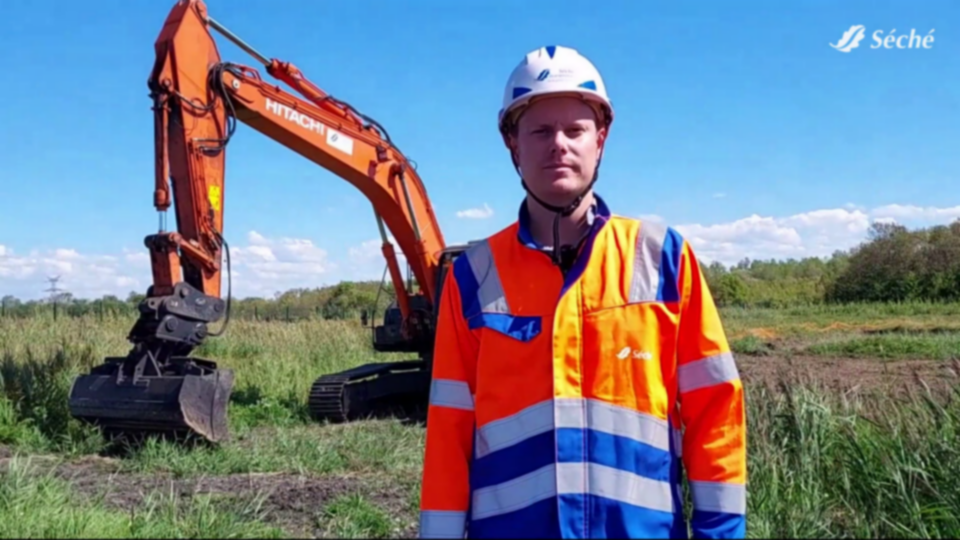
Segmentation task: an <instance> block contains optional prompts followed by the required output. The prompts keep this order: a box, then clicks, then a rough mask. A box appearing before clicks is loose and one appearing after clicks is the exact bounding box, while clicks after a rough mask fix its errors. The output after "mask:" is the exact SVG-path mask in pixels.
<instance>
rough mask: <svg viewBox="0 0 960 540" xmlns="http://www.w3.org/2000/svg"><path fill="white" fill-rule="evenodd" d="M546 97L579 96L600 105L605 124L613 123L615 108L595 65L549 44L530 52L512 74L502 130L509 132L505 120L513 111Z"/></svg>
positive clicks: (505, 94)
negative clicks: (554, 95)
mask: <svg viewBox="0 0 960 540" xmlns="http://www.w3.org/2000/svg"><path fill="white" fill-rule="evenodd" d="M544 94H572V95H579V96H580V97H582V98H584V99H586V100H588V101H590V102H592V103H594V104H597V105H600V106H601V108H602V109H603V112H604V113H605V114H606V118H605V119H604V121H605V122H606V125H609V124H610V123H611V122H612V121H613V105H612V103H611V102H610V98H609V97H607V89H606V86H604V84H603V78H601V77H600V72H599V71H598V70H597V68H596V67H595V66H594V65H593V63H591V62H590V61H589V60H587V59H586V58H585V57H584V56H582V55H581V54H580V53H579V52H577V50H576V49H571V48H569V47H562V46H559V45H550V46H547V47H541V48H539V49H537V50H535V51H531V52H530V53H528V54H527V56H526V57H525V58H524V59H523V60H522V61H521V62H520V64H518V65H517V67H516V68H514V70H513V73H511V74H510V79H509V80H507V87H506V88H505V89H504V91H503V107H502V108H501V109H500V114H499V118H498V123H499V125H500V130H501V131H504V130H505V129H506V125H505V120H506V119H507V118H508V117H509V114H510V113H511V112H512V111H513V110H514V109H516V108H518V107H521V106H524V105H526V104H527V103H528V102H529V101H530V99H531V98H534V97H537V96H542V95H544Z"/></svg>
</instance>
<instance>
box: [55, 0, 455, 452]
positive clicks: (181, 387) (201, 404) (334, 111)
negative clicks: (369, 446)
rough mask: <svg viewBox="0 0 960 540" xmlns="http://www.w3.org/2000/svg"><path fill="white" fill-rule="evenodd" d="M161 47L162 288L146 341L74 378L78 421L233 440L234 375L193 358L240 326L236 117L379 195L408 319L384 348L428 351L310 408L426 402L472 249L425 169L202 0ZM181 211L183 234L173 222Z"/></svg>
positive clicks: (155, 290) (144, 320) (122, 430)
mask: <svg viewBox="0 0 960 540" xmlns="http://www.w3.org/2000/svg"><path fill="white" fill-rule="evenodd" d="M211 29H212V30H216V31H218V32H220V33H221V34H223V35H224V36H226V37H227V38H228V39H230V40H231V41H233V42H234V43H235V44H237V45H238V46H239V47H241V48H242V49H244V50H245V51H247V52H248V53H250V54H251V55H252V56H253V57H254V58H256V59H257V60H258V61H259V63H260V64H261V65H262V66H264V68H265V69H266V72H267V73H268V74H270V75H272V76H273V77H274V78H276V79H279V80H280V81H282V82H284V83H286V84H287V85H289V86H290V87H291V88H293V89H295V90H296V91H297V92H298V93H299V94H301V95H302V96H303V97H298V96H296V95H294V94H293V93H290V92H288V91H285V90H284V89H282V88H281V87H280V86H279V85H277V84H274V83H270V82H267V81H266V80H264V79H262V78H261V76H260V74H259V72H258V71H257V70H255V69H253V68H251V67H248V66H245V65H241V64H236V63H230V62H224V61H222V60H221V57H220V54H219V51H218V48H217V44H216V42H215V40H214V39H213V35H212V34H211V31H210V30H211ZM155 52H156V61H155V64H154V67H153V70H152V72H151V74H150V77H149V80H148V87H149V89H150V97H151V99H152V100H153V114H154V125H155V132H154V136H155V154H156V164H155V174H156V177H155V189H154V206H155V207H156V209H157V210H158V212H159V213H160V230H159V231H158V232H157V233H155V234H150V235H148V236H147V237H146V238H145V241H144V243H145V245H146V247H147V249H148V250H149V253H150V260H151V270H152V277H153V283H152V285H151V286H150V287H149V289H148V291H147V296H146V298H145V299H144V300H143V301H142V302H141V304H140V306H139V310H140V317H139V319H138V320H137V321H136V323H135V324H134V326H133V328H132V329H131V332H130V334H129V336H128V339H129V340H130V341H131V342H132V343H133V347H132V349H131V350H130V352H129V353H128V355H127V356H125V357H113V358H107V359H106V362H105V363H104V364H102V365H100V366H97V367H95V368H94V369H93V370H91V372H90V373H89V374H87V375H82V376H80V377H78V378H77V380H76V381H75V382H74V386H73V388H72V390H71V395H70V408H71V412H72V414H73V416H74V417H76V418H79V419H81V420H84V421H87V422H89V423H92V424H95V425H98V426H100V427H101V428H102V429H103V430H104V431H105V432H108V433H111V434H112V435H126V434H129V433H131V432H134V433H138V434H139V433H142V432H161V433H165V434H176V435H188V436H196V435H199V436H201V437H203V438H205V439H207V440H209V441H213V442H216V441H220V440H223V439H224V438H225V437H226V436H227V432H228V429H227V425H226V422H227V420H226V408H227V402H228V398H229V395H230V392H231V391H232V386H233V372H232V371H231V370H228V369H223V368H220V367H218V366H217V364H216V362H214V361H211V360H206V359H201V358H196V357H192V356H190V353H191V352H192V351H193V350H194V349H196V347H198V346H199V345H200V344H202V343H203V341H204V339H206V337H207V336H208V335H220V334H222V333H223V331H224V330H225V329H226V324H227V322H228V321H229V311H230V304H229V298H230V291H229V281H228V293H227V295H226V296H227V298H226V301H225V300H224V298H223V295H222V294H221V286H222V274H223V272H222V270H223V268H222V264H221V261H222V260H223V258H224V256H225V258H226V263H227V268H226V269H227V277H228V280H229V276H230V272H229V270H230V268H229V266H230V250H229V245H228V243H227V241H226V239H225V235H224V232H223V231H224V209H225V201H226V190H225V182H224V178H225V170H226V148H227V145H228V144H229V142H230V140H231V137H232V136H233V135H234V133H235V129H236V122H237V121H239V122H242V123H243V124H245V125H247V126H250V127H252V128H253V129H254V130H256V131H258V132H260V133H262V134H264V135H266V136H267V137H269V138H271V139H273V140H275V141H277V142H278V143H280V144H281V145H283V146H285V147H287V148H289V149H291V150H293V151H294V152H296V153H298V154H300V155H301V156H303V157H305V158H306V159H308V160H310V161H312V162H314V163H316V164H317V165H319V166H321V167H323V168H324V169H327V170H329V171H331V172H333V173H334V174H336V175H337V176H339V177H341V178H343V179H345V180H346V181H348V182H349V183H351V184H352V185H353V186H354V187H356V188H357V189H358V190H359V191H360V192H361V193H363V194H364V196H366V197H367V199H369V200H370V201H371V203H372V205H373V211H374V215H375V217H376V220H377V224H378V227H379V230H380V234H381V238H382V241H383V246H382V250H383V255H384V257H385V258H386V260H387V265H388V268H389V270H390V275H391V280H392V282H393V286H394V289H395V290H396V293H397V308H398V309H399V320H398V321H397V323H396V324H394V323H390V324H388V322H385V324H384V326H383V327H379V328H378V329H377V330H378V333H377V334H376V335H377V336H378V338H375V343H374V344H375V346H377V349H378V350H383V351H387V350H392V351H395V350H404V351H412V352H418V353H419V354H420V356H421V358H419V359H417V360H415V361H413V362H400V363H384V364H370V365H367V366H360V367H359V368H355V369H353V370H350V371H347V372H343V373H338V374H332V375H326V376H322V377H320V378H319V379H318V380H317V382H316V383H315V384H314V386H313V389H312V391H311V395H310V398H309V399H310V409H311V411H313V412H314V415H315V416H316V417H317V418H320V419H324V418H325V419H332V420H343V419H346V418H348V417H350V416H351V415H352V414H356V413H359V414H362V413H365V412H368V411H369V408H370V407H369V405H371V404H372V403H374V402H377V401H381V400H383V399H385V398H398V397H399V398H402V399H406V400H408V401H409V400H410V399H412V400H413V401H414V402H417V403H419V404H421V405H425V402H426V393H427V392H428V388H429V375H430V359H429V357H430V353H431V350H432V345H433V328H434V324H435V321H434V317H435V313H434V306H435V305H436V302H437V300H438V299H437V295H438V294H439V291H440V290H441V288H442V279H443V276H444V275H445V269H446V268H447V267H448V264H449V263H450V262H451V261H452V259H453V257H455V256H456V254H457V253H459V251H461V250H462V248H447V246H445V244H444V240H443V235H442V234H441V232H440V228H439V225H438V224H437V220H436V217H435V215H434V212H433V209H432V207H431V205H430V201H429V199H428V197H427V194H426V190H425V188H424V186H423V184H422V182H421V180H420V178H419V176H418V175H417V173H416V171H415V169H414V168H413V167H412V166H411V164H410V163H409V161H408V160H407V159H406V157H405V156H404V155H403V153H402V152H400V150H399V149H397V147H396V145H395V144H394V143H393V142H392V141H391V139H390V137H389V135H388V134H387V133H386V130H384V129H383V128H382V127H381V126H380V125H379V124H377V123H376V122H375V121H373V120H371V119H370V118H368V117H366V116H364V115H362V114H360V113H358V112H357V111H356V110H355V109H354V108H353V107H352V106H350V105H349V104H347V103H345V102H343V101H341V100H338V99H336V98H334V97H333V96H331V95H329V94H327V93H325V92H324V91H323V90H321V89H320V88H318V87H317V86H315V85H314V84H312V83H310V82H309V81H308V80H307V79H306V78H305V77H304V76H303V75H302V74H301V73H300V71H299V70H298V69H297V68H296V67H295V66H294V65H292V64H290V63H288V62H281V61H279V60H276V59H268V58H266V57H264V56H263V55H261V54H260V53H258V52H256V51H255V50H254V49H252V48H251V47H250V46H248V45H247V44H246V43H244V42H243V41H242V40H240V39H239V38H238V37H236V36H235V35H233V34H232V33H230V32H229V31H228V30H227V29H226V28H224V27H223V26H222V25H220V24H219V23H217V22H216V21H214V20H213V19H211V18H210V17H209V16H208V14H207V8H206V6H205V4H204V3H203V2H202V0H180V1H179V2H178V3H177V4H176V5H175V6H174V7H173V9H172V10H171V12H170V14H169V15H168V17H167V20H166V21H165V23H164V25H163V29H162V30H161V32H160V36H159V38H158V39H157V41H156V43H155ZM171 206H173V207H174V210H175V216H176V223H177V225H176V231H175V232H174V231H167V230H165V221H166V220H165V216H166V213H167V211H168V210H169V208H170V207H171ZM387 229H389V231H391V232H392V233H393V235H394V237H395V238H396V241H397V244H398V245H399V247H400V249H401V250H402V252H403V253H404V254H405V255H406V258H407V262H408V264H409V266H410V268H411V271H412V273H413V274H414V276H415V279H416V281H417V283H418V285H419V288H420V290H419V291H412V290H407V288H406V287H405V285H404V281H403V276H402V275H401V272H400V267H399V264H398V262H397V258H396V253H395V252H394V249H393V245H392V244H391V242H390V241H389V238H388V236H387ZM224 316H226V319H225V320H224V323H223V326H222V327H221V328H220V330H219V331H218V332H217V333H212V332H211V331H210V330H209V328H208V325H210V324H212V323H215V322H217V321H219V320H221V319H222V318H224ZM388 316H389V312H388ZM394 319H396V317H394Z"/></svg>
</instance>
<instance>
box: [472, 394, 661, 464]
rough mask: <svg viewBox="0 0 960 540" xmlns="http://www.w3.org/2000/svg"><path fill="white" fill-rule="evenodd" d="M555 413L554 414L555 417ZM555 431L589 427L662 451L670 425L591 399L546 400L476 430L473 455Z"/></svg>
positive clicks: (482, 455)
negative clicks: (555, 428)
mask: <svg viewBox="0 0 960 540" xmlns="http://www.w3.org/2000/svg"><path fill="white" fill-rule="evenodd" d="M554 411H556V413H554ZM554 419H556V426H557V427H558V428H584V427H589V428H590V429H594V430H597V431H600V432H603V433H609V434H611V435H617V436H620V437H626V438H629V439H632V440H634V441H638V442H641V443H644V444H648V445H650V446H653V447H655V448H659V449H661V450H669V449H670V439H669V437H670V431H669V427H670V425H669V423H668V422H667V421H666V420H663V419H660V418H657V417H655V416H651V415H649V414H644V413H640V412H637V411H632V410H630V409H626V408H624V407H619V406H617V405H613V404H610V403H604V402H602V401H598V400H594V399H579V398H566V399H557V400H552V399H548V400H545V401H541V402H540V403H537V404H534V405H531V406H529V407H527V408H526V409H523V410H522V411H520V412H518V413H516V414H514V415H511V416H508V417H506V418H501V419H499V420H495V421H493V422H490V423H489V424H485V425H483V426H481V427H480V428H479V429H477V434H476V455H477V457H478V458H481V457H484V456H486V455H488V454H490V453H491V452H496V451H497V450H502V449H504V448H507V447H509V446H512V445H514V444H517V443H519V442H521V441H523V440H525V439H528V438H530V437H533V436H535V435H539V434H541V433H546V432H548V431H550V430H551V429H553V426H554Z"/></svg>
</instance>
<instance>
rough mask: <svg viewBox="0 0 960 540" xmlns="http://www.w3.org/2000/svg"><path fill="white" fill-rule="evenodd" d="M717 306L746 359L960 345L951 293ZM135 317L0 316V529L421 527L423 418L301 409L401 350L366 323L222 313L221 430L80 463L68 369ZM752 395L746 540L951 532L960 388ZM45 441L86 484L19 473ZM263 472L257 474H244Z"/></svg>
mask: <svg viewBox="0 0 960 540" xmlns="http://www.w3.org/2000/svg"><path fill="white" fill-rule="evenodd" d="M722 314H723V317H724V322H725V326H726V327H727V329H728V332H729V333H730V335H731V343H732V344H733V346H734V348H735V350H737V351H738V352H739V353H741V355H742V358H743V361H744V362H748V361H754V362H764V361H767V360H766V359H765V358H766V357H764V356H761V355H768V356H769V355H776V354H781V353H783V352H784V351H795V352H803V353H804V354H813V355H820V356H837V355H841V356H858V357H867V358H878V359H880V358H886V359H891V360H893V359H897V358H931V359H948V358H951V357H952V356H953V355H954V354H956V353H960V338H958V336H960V333H958V330H957V327H958V325H957V323H956V322H955V320H956V319H957V317H956V315H958V314H960V306H958V305H956V304H954V305H941V306H936V305H921V304H916V305H900V306H848V307H842V308H823V307H810V308H803V309H800V308H797V309H785V310H724V311H723V313H722ZM131 323H132V319H130V318H125V317H123V318H109V317H108V318H107V319H106V320H104V321H102V322H101V321H98V320H97V319H96V318H95V317H90V318H85V319H69V318H61V319H60V320H58V321H56V322H55V323H54V322H53V321H52V319H49V318H42V317H38V318H35V319H27V320H21V319H0V379H2V381H0V383H2V387H3V395H2V396H0V447H3V448H6V449H7V451H8V453H14V454H15V456H14V457H13V458H12V459H0V462H3V463H5V464H4V468H3V469H2V472H0V492H2V496H0V533H2V534H3V535H5V536H14V535H16V536H19V537H37V536H58V537H80V536H86V537H141V536H155V535H160V536H163V537H173V536H176V537H183V536H191V537H207V536H209V537H213V536H216V537H231V536H246V537H251V536H256V537H274V536H277V535H285V536H300V535H303V534H307V535H323V536H330V537H381V538H382V537H397V536H411V535H415V534H416V528H415V524H416V511H417V505H418V501H419V498H418V496H419V474H420V468H421V463H422V448H423V430H422V428H420V427H416V426H408V425H403V424H401V423H400V422H399V421H392V420H377V421H367V422H359V423H354V424H349V425H338V426H326V425H315V424H313V423H312V422H311V421H310V420H309V419H308V417H307V415H306V410H305V406H304V405H305V402H306V397H307V393H308V391H309V387H310V385H311V383H312V382H313V380H314V379H315V378H316V377H317V376H319V375H321V374H323V373H329V372H332V371H337V370H340V369H343V368H346V367H350V366H353V365H357V364H360V363H364V362H368V361H383V360H386V359H388V358H399V357H397V356H392V355H378V354H375V353H373V352H372V350H371V348H370V346H369V339H370V336H369V333H367V332H365V331H362V330H361V329H360V328H359V327H358V326H357V325H356V324H355V323H351V322H331V321H298V322H270V323H263V322H261V323H256V322H252V321H239V320H236V321H232V322H231V326H230V328H229V330H228V332H227V335H226V336H225V337H223V338H218V339H211V340H209V341H208V342H207V344H205V346H204V347H203V350H201V351H200V354H201V355H202V356H206V357H209V358H213V359H216V360H218V361H219V362H221V363H222V364H223V365H225V366H229V367H232V368H234V369H235V370H236V385H235V391H234V395H233V398H232V401H231V405H230V424H231V430H232V433H233V437H232V439H231V441H229V442H228V443H226V444H224V445H222V446H221V447H218V448H197V449H185V448H180V447H176V446H174V445H171V444H167V443H151V444H148V445H146V446H145V447H143V448H140V449H138V450H136V451H133V452H132V453H130V454H129V455H125V456H123V457H122V458H116V459H110V460H107V463H108V472H99V473H97V472H91V469H89V468H84V467H86V466H85V465H84V466H81V465H82V464H84V463H86V461H84V460H88V459H90V457H89V456H91V455H95V454H96V453H97V452H100V451H101V450H102V442H101V441H100V439H99V438H98V437H96V435H95V433H93V432H92V430H90V429H89V428H86V427H85V426H82V425H80V424H78V423H77V422H76V421H74V420H73V419H72V418H70V417H69V413H68V410H67V408H66V395H67V392H68V389H69V384H70V381H71V380H72V378H73V377H74V376H75V375H76V374H78V373H80V372H83V371H86V370H87V369H88V368H89V367H90V366H92V365H94V364H96V363H99V362H100V361H101V358H102V357H103V356H106V355H122V354H124V353H125V352H126V350H127V346H128V344H127V343H126V342H125V339H124V336H125V335H126V332H127V331H128V330H129V326H130V324H131ZM751 356H753V358H750V357H751ZM955 386H956V387H957V388H960V385H955ZM747 396H748V402H747V405H748V422H749V438H748V442H749V467H750V469H749V470H750V489H749V525H748V534H749V535H750V536H751V537H762V536H776V537H830V538H839V537H877V536H895V537H904V536H913V537H916V536H919V537H945V536H957V535H960V518H958V516H960V482H957V481H956V479H957V478H960V400H957V399H956V398H958V397H960V394H958V395H957V396H955V397H954V398H953V399H952V400H945V399H944V398H943V397H942V396H939V397H937V398H936V399H934V398H932V397H931V396H929V395H924V394H923V393H915V394H913V396H912V397H911V398H909V399H900V400H899V401H893V400H891V399H888V398H884V397H883V396H880V397H875V396H871V395H869V394H867V393H863V394H849V393H847V394H840V393H838V392H836V391H831V390H827V389H826V388H823V387H819V386H818V385H816V384H814V383H813V382H810V381H800V380H792V379H787V380H784V381H783V384H781V385H767V384H759V383H757V384H748V385H747ZM2 455H3V454H0V456H2ZM38 455H45V456H54V457H55V459H57V460H60V461H58V463H61V465H62V466H63V467H68V466H69V467H73V469H71V470H74V472H77V474H79V475H80V476H79V477H78V478H80V479H79V480H74V481H72V482H71V481H69V480H66V479H64V478H62V477H59V476H54V475H52V474H51V473H49V472H48V470H49V467H46V468H45V467H44V466H39V465H34V466H33V467H32V468H30V467H28V466H27V465H28V463H27V462H26V461H24V460H23V459H24V458H23V457H21V456H38ZM78 471H79V472H78ZM84 478H85V479H86V480H85V481H86V483H84V480H83V479H84ZM91 478H101V479H103V481H108V480H109V481H110V482H113V481H114V480H111V479H115V480H117V482H118V483H117V484H116V485H117V486H119V487H117V488H116V489H117V490H120V492H122V493H133V492H134V491H135V490H134V489H133V488H132V487H131V485H132V484H130V482H132V480H129V479H141V480H137V481H138V482H141V481H142V479H144V478H147V479H149V478H163V479H165V480H164V482H171V484H170V485H174V483H176V482H188V481H194V480H196V479H214V480H216V481H218V482H228V484H224V485H228V488H225V490H224V491H226V492H235V493H234V496H232V497H227V496H225V495H224V494H223V493H219V494H215V493H207V494H203V493H197V494H193V491H190V490H187V491H183V490H181V491H177V490H171V489H165V488H164V487H163V486H165V485H166V484H163V485H150V486H148V487H149V489H148V488H147V487H143V486H147V484H137V487H136V489H137V490H141V489H143V490H146V492H148V493H151V494H152V495H151V498H148V500H147V502H144V503H142V504H141V505H140V506H137V507H136V508H135V509H134V511H131V510H130V508H127V507H124V506H122V505H118V504H117V503H116V502H115V501H114V502H111V501H112V499H110V498H109V497H107V498H98V496H96V495H94V494H92V492H90V491H89V486H90V485H91V484H90V479H91ZM120 479H128V480H129V481H128V482H127V484H123V482H121V481H120ZM143 481H144V482H145V480H143ZM197 481H199V480H197ZM211 481H212V480H211ZM230 482H232V483H230ZM256 482H259V483H258V484H257V486H259V487H257V489H252V488H251V489H247V488H243V489H241V488H242V487H243V486H245V485H247V484H249V483H256ZM161 484H162V483H161ZM176 485H181V484H176ZM251 485H252V484H251ZM83 486H86V487H83ZM124 486H126V487H124ZM151 486H152V487H151ZM84 489H86V490H87V491H84ZM191 489H192V488H191ZM124 490H126V491H124ZM201 491H202V490H201ZM137 492H139V491H137ZM284 494H288V495H284ZM284 496H288V497H290V499H289V500H285V499H282V498H283V497H284ZM297 501H299V502H297ZM24 516H26V517H24Z"/></svg>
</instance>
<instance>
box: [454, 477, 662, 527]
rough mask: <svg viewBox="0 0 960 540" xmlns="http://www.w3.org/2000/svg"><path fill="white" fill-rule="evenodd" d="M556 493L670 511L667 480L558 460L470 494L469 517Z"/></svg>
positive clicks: (487, 514) (513, 507) (515, 507)
mask: <svg viewBox="0 0 960 540" xmlns="http://www.w3.org/2000/svg"><path fill="white" fill-rule="evenodd" d="M558 494H561V495H563V494H575V495H579V494H589V495H595V496H598V497H605V498H608V499H612V500H615V501H618V502H622V503H626V504H631V505H634V506H640V507H644V508H651V509H653V510H660V511H663V512H673V511H674V506H673V497H672V491H671V486H670V484H669V483H668V482H661V481H658V480H652V479H650V478H644V477H642V476H639V475H636V474H633V473H629V472H626V471H621V470H619V469H614V468H612V467H606V466H604V465H598V464H596V463H586V464H584V463H558V464H556V465H547V466H545V467H542V468H540V469H537V470H536V471H533V472H532V473H528V474H525V475H523V476H520V477H518V478H515V479H513V480H509V481H507V482H503V483H501V484H497V485H494V486H488V487H485V488H482V489H478V490H476V491H474V493H473V507H472V512H473V514H472V517H473V519H483V518H488V517H492V516H497V515H500V514H506V513H508V512H514V511H516V510H520V509H521V508H525V507H527V506H530V505H532V504H534V503H536V502H538V501H542V500H544V499H547V498H549V497H553V496H556V495H558Z"/></svg>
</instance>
